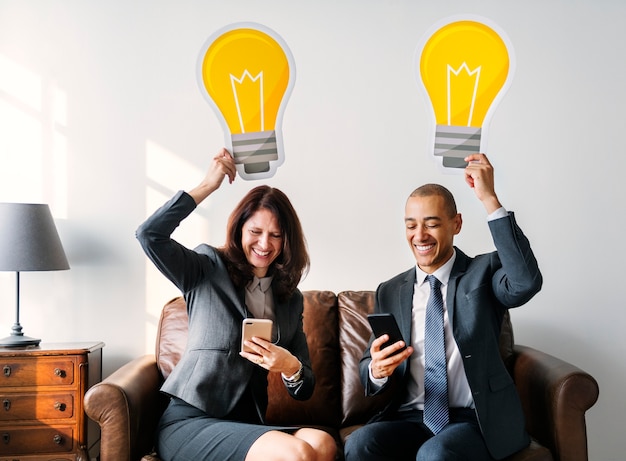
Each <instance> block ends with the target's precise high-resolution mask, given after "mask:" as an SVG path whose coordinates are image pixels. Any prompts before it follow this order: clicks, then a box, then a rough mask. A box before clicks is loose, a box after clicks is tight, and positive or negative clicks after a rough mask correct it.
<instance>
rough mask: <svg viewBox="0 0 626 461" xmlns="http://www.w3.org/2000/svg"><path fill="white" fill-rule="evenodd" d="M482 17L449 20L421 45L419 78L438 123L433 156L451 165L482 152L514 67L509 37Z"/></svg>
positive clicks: (454, 165) (459, 165)
mask: <svg viewBox="0 0 626 461" xmlns="http://www.w3.org/2000/svg"><path fill="white" fill-rule="evenodd" d="M487 23H488V21H487V20H485V19H484V18H451V19H448V20H447V21H444V23H443V25H438V26H436V27H435V30H434V32H433V33H429V34H426V37H425V39H424V40H422V42H421V43H420V45H418V48H417V52H416V55H417V59H416V63H417V68H416V76H417V79H418V82H419V83H420V86H421V87H422V88H423V89H424V90H425V91H426V94H427V96H428V99H429V101H430V104H431V107H432V117H431V121H432V122H434V125H435V126H434V130H433V131H434V141H433V154H434V155H435V156H436V157H441V163H442V165H443V166H444V167H447V168H464V167H465V166H466V163H465V161H464V160H463V159H464V158H465V157H466V156H467V155H469V154H472V153H477V152H484V151H485V146H486V138H487V136H486V131H487V127H488V124H489V121H490V119H491V116H492V114H493V111H494V109H495V107H496V106H497V105H498V103H499V101H500V99H501V98H502V96H503V95H504V93H505V92H506V89H508V87H509V86H510V82H511V80H512V75H513V68H514V54H513V48H512V46H511V44H510V42H509V41H508V38H507V37H506V35H505V34H503V33H502V32H501V31H497V27H496V26H495V25H493V24H489V25H488V24H487Z"/></svg>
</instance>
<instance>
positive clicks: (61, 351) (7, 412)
mask: <svg viewBox="0 0 626 461" xmlns="http://www.w3.org/2000/svg"><path fill="white" fill-rule="evenodd" d="M103 347H104V343H101V342H85V343H63V344H44V343H42V344H41V345H40V346H37V347H23V348H6V347H0V461H88V460H89V459H90V454H91V456H92V457H96V456H97V455H98V448H99V441H100V429H99V427H98V425H97V424H95V423H93V422H92V421H90V420H89V419H88V418H87V416H85V412H84V411H83V398H84V396H85V392H87V389H89V388H90V387H91V386H92V385H94V384H96V383H98V382H100V380H101V379H102V348H103Z"/></svg>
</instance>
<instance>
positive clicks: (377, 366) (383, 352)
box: [370, 335, 413, 379]
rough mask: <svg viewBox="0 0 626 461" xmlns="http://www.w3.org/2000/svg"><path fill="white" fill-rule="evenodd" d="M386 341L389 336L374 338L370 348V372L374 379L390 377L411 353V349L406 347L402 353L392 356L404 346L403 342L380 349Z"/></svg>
mask: <svg viewBox="0 0 626 461" xmlns="http://www.w3.org/2000/svg"><path fill="white" fill-rule="evenodd" d="M387 341H389V336H388V335H382V336H380V337H378V338H376V339H375V340H374V341H373V342H372V345H371V347H370V355H371V356H372V362H371V364H370V368H371V370H372V376H373V377H374V378H376V379H381V378H387V377H389V376H391V375H392V374H393V372H394V370H395V369H396V368H398V365H400V364H401V363H402V362H404V361H405V360H406V359H408V358H409V357H410V356H411V354H412V353H413V348H412V347H411V346H408V347H407V348H406V349H405V350H404V351H402V352H400V353H397V354H395V355H393V354H394V352H396V351H399V350H400V349H402V348H403V347H404V346H405V344H404V341H398V342H396V343H393V344H392V345H390V346H387V347H385V348H384V349H381V348H380V346H382V345H383V344H385V343H386V342H387Z"/></svg>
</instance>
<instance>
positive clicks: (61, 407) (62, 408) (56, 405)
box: [54, 402, 66, 411]
mask: <svg viewBox="0 0 626 461" xmlns="http://www.w3.org/2000/svg"><path fill="white" fill-rule="evenodd" d="M65 408H66V405H65V404H64V403H63V402H55V403H54V409H55V410H58V411H65Z"/></svg>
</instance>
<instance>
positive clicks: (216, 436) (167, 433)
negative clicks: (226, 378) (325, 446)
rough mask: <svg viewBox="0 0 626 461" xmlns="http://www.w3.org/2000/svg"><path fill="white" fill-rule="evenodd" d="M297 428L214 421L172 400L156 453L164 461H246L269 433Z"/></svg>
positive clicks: (188, 406)
mask: <svg viewBox="0 0 626 461" xmlns="http://www.w3.org/2000/svg"><path fill="white" fill-rule="evenodd" d="M298 429H299V428H297V427H283V426H267V425H264V424H262V423H253V422H240V421H233V420H227V419H218V418H212V417H209V416H207V414H206V413H204V412H203V411H202V410H200V409H198V408H196V407H194V406H192V405H189V404H188V403H186V402H184V401H182V400H180V399H177V398H174V397H173V398H172V399H171V400H170V403H169V405H168V407H167V409H166V410H165V412H164V413H163V416H162V417H161V420H160V421H159V427H158V429H157V453H158V455H159V457H160V458H161V459H162V460H163V461H243V460H244V459H245V457H246V455H247V454H248V451H249V450H250V447H251V446H252V445H253V444H254V442H255V441H256V440H257V439H258V438H259V437H261V436H262V435H263V434H265V433H266V432H269V431H281V432H286V433H294V432H295V431H296V430H298Z"/></svg>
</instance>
